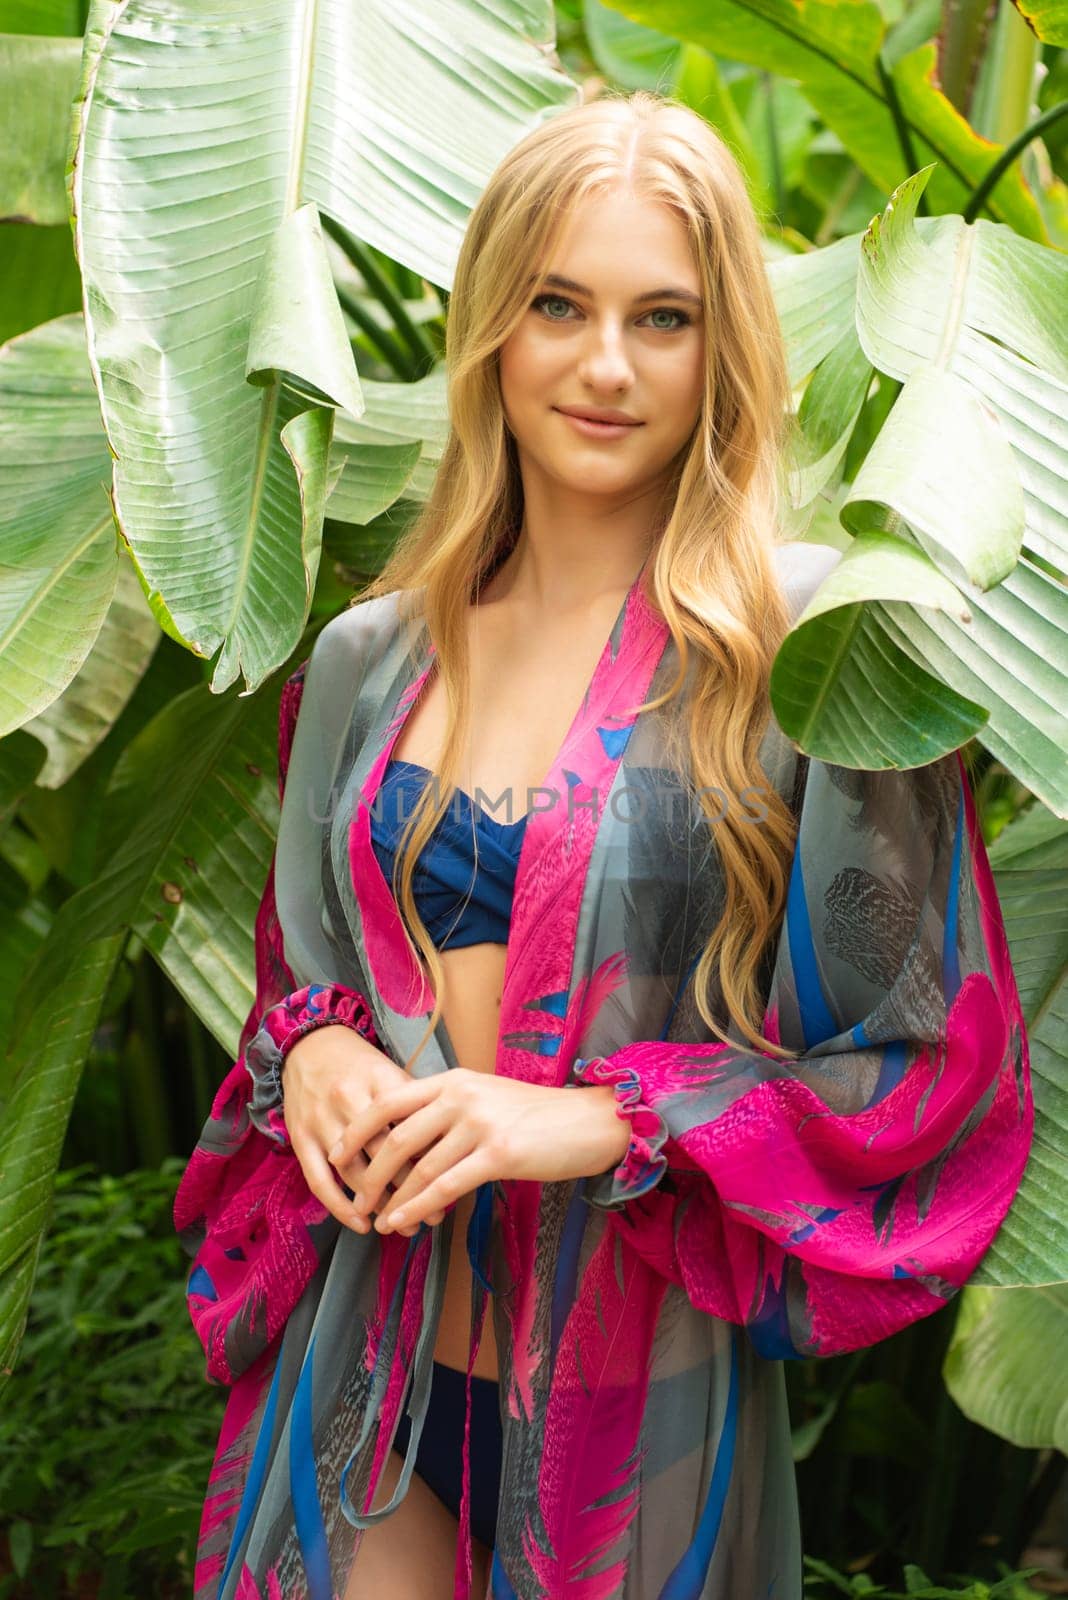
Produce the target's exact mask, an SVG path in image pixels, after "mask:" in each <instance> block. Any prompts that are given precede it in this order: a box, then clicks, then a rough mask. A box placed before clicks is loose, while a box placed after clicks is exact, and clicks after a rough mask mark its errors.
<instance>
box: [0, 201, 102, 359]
mask: <svg viewBox="0 0 1068 1600" xmlns="http://www.w3.org/2000/svg"><path fill="white" fill-rule="evenodd" d="M81 308H82V280H81V276H80V274H79V272H78V263H77V262H76V260H75V259H74V241H73V240H72V239H71V233H70V225H69V224H68V223H64V224H63V225H62V226H59V227H55V228H29V227H25V226H23V224H22V223H20V222H0V344H5V343H6V342H7V340H8V339H12V338H14V336H15V334H17V333H25V332H26V331H27V329H28V328H36V327H38V326H39V325H40V324H41V323H42V322H51V320H52V318H53V317H61V316H63V315H65V314H66V313H67V312H71V311H80V310H81Z"/></svg>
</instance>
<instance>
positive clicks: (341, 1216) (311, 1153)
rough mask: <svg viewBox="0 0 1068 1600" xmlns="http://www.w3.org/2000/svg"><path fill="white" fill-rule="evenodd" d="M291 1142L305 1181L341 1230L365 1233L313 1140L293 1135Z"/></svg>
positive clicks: (365, 1227)
mask: <svg viewBox="0 0 1068 1600" xmlns="http://www.w3.org/2000/svg"><path fill="white" fill-rule="evenodd" d="M290 1143H291V1144H292V1146H293V1153H294V1155H295V1156H296V1157H297V1160H298V1161H299V1162H300V1165H301V1170H302V1171H303V1173H304V1179H305V1182H306V1183H307V1185H308V1188H309V1189H310V1190H311V1192H312V1194H313V1195H314V1196H315V1198H316V1199H317V1200H321V1201H322V1203H323V1205H324V1206H325V1207H326V1209H327V1210H328V1211H329V1212H330V1214H331V1216H334V1217H336V1218H337V1220H338V1221H339V1222H340V1223H341V1224H342V1225H343V1226H344V1227H346V1228H355V1230H356V1232H357V1233H367V1232H368V1229H369V1224H368V1222H367V1219H366V1218H365V1217H364V1216H362V1215H361V1213H360V1212H358V1211H357V1210H356V1209H355V1207H354V1206H353V1205H352V1202H351V1201H349V1200H346V1198H345V1195H344V1193H343V1192H342V1190H341V1189H340V1188H339V1186H338V1181H337V1178H336V1176H335V1174H334V1172H333V1169H332V1168H331V1166H330V1164H329V1162H328V1161H327V1159H326V1156H325V1155H324V1153H323V1151H322V1150H321V1149H319V1147H318V1146H317V1145H316V1144H315V1143H313V1141H312V1140H310V1139H303V1138H299V1137H298V1138H294V1137H293V1135H292V1133H291V1134H290Z"/></svg>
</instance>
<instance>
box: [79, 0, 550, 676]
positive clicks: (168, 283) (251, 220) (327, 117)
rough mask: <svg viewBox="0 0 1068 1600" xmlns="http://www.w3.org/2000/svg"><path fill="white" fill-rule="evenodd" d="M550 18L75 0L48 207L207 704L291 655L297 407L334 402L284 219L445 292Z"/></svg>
mask: <svg viewBox="0 0 1068 1600" xmlns="http://www.w3.org/2000/svg"><path fill="white" fill-rule="evenodd" d="M552 27H553V17H552V7H551V5H550V4H549V3H548V0H496V3H495V4H494V6H493V7H492V8H488V7H486V6H485V5H483V4H481V3H479V0H437V3H436V4H435V5H434V6H433V7H419V8H407V9H404V10H402V11H398V9H397V7H396V5H395V4H393V3H392V0H389V3H387V0H365V3H364V4H362V5H361V6H360V7H359V8H356V7H353V6H352V5H351V3H350V0H232V3H231V4H229V5H228V6H226V7H220V6H219V5H218V4H217V3H215V0H121V3H116V0H111V3H104V0H100V3H99V4H98V5H97V6H96V7H95V9H94V13H93V17H92V19H91V21H90V25H89V29H88V30H87V48H86V59H85V73H84V78H85V83H84V101H83V106H82V113H81V129H82V131H81V138H80V142H79V148H78V153H77V157H76V161H75V166H74V172H73V178H72V197H73V204H74V211H75V216H76V230H77V238H78V247H79V258H80V261H81V264H82V271H83V275H84V278H85V281H86V295H87V299H86V308H87V318H88V324H89V339H90V348H91V351H92V356H93V360H94V364H95V367H96V371H97V376H98V381H99V387H100V392H101V398H102V406H103V412H104V421H105V426H106V428H107V432H108V437H109V440H110V442H111V446H112V449H113V451H114V453H115V457H116V460H115V502H116V512H117V515H118V518H119V522H120V525H121V527H122V530H123V533H124V534H125V536H126V538H127V539H128V540H129V543H130V545H131V547H132V550H133V553H134V557H135V559H136V561H137V563H138V566H139V568H140V571H141V572H142V574H143V576H144V580H145V583H146V587H147V590H148V592H149V596H150V600H151V602H152V604H153V607H154V609H155V610H156V614H157V616H158V617H159V619H160V621H161V623H162V624H163V626H164V627H166V628H168V630H169V631H172V632H173V633H174V634H175V635H176V636H177V637H179V638H180V639H182V640H184V641H186V642H187V643H189V644H190V645H191V646H192V648H193V649H195V650H196V651H197V652H198V653H199V654H201V655H205V656H210V655H213V654H214V652H215V651H216V650H217V649H219V647H220V646H221V647H222V648H221V653H220V655H219V658H218V661H217V663H216V667H215V673H214V676H213V679H212V687H213V688H214V689H215V690H221V689H224V688H226V687H227V685H229V684H230V683H232V682H233V681H234V680H235V679H236V678H237V676H238V675H239V673H243V674H244V677H245V681H246V683H247V685H248V686H249V687H250V688H255V687H256V686H257V685H258V684H259V683H261V682H262V681H263V679H264V678H265V677H266V676H267V675H268V674H269V673H270V672H272V671H273V670H274V669H275V668H276V667H277V666H278V665H279V663H280V662H281V661H283V660H285V659H286V657H287V656H288V655H289V654H290V653H291V651H292V650H293V649H294V648H295V646H296V643H297V640H298V638H299V636H300V633H301V629H302V627H303V625H304V621H305V618H306V616H307V613H308V606H309V603H310V597H311V594H312V590H313V587H314V584H315V579H316V575H317V570H318V561H319V551H320V529H321V521H322V512H323V503H324V500H325V495H326V493H327V491H328V490H329V488H330V487H331V476H330V473H329V471H328V470H327V466H326V457H325V448H324V446H328V444H329V426H328V424H327V425H324V426H320V427H318V428H317V429H311V428H310V427H309V426H308V425H307V424H303V423H301V424H298V422H297V419H298V417H299V416H300V415H302V414H308V415H310V414H311V413H313V412H314V411H315V410H317V409H322V410H324V411H325V413H326V417H327V419H328V421H329V419H332V415H333V412H332V408H331V407H330V406H325V407H324V406H320V405H319V404H318V402H319V401H320V400H329V401H330V402H333V403H336V404H341V405H349V406H353V405H355V402H354V400H353V394H354V392H358V391H355V389H354V386H355V373H354V372H353V373H352V374H351V377H349V378H348V379H347V380H345V379H344V378H339V376H338V375H339V373H342V372H343V370H344V361H345V351H344V350H343V349H342V347H341V344H340V342H339V339H340V338H341V337H342V336H343V335H342V334H339V332H338V329H339V327H340V318H339V317H338V315H337V306H336V302H335V300H334V298H333V293H334V292H333V289H332V288H331V287H330V286H329V284H328V279H327V277H326V275H325V274H324V273H323V272H322V271H321V270H320V268H321V265H322V261H321V258H319V266H318V267H316V268H315V270H314V271H313V272H310V273H307V274H305V275H304V276H303V277H302V278H301V280H300V284H299V294H300V305H299V307H298V306H296V305H294V304H293V303H292V297H293V296H294V294H296V293H297V287H296V285H294V283H293V280H292V275H291V274H290V273H289V272H287V271H286V270H285V269H284V267H282V266H280V264H281V263H283V262H284V261H285V260H286V259H290V260H291V259H292V252H291V249H290V246H291V244H292V242H293V241H292V237H291V230H292V228H293V224H292V222H291V220H290V219H291V218H292V217H293V214H294V213H296V212H298V211H299V210H300V209H301V208H302V207H303V206H310V207H314V208H316V209H317V210H318V211H320V212H322V213H324V214H326V215H329V216H330V217H331V218H333V220H334V221H335V222H337V223H338V224H340V225H341V226H342V227H343V228H345V229H346V230H348V232H349V233H351V234H352V235H353V236H354V237H356V238H357V239H360V240H362V241H364V242H365V243H367V244H370V245H373V246H375V247H377V248H378V249H380V250H382V251H384V252H385V253H386V254H387V255H389V256H390V257H392V258H393V259H395V260H397V261H400V262H402V263H404V264H405V265H407V266H408V267H411V268H412V269H414V270H415V271H416V272H418V273H420V274H422V275H424V276H426V277H428V278H429V279H430V280H431V281H433V282H435V283H440V284H444V285H447V284H448V283H449V282H450V281H451V276H452V271H453V267H454V263H455V259H456V254H457V252H458V249H459V245H460V240H461V237H462V233H463V229H464V225H465V222H466V218H467V216H468V213H469V211H470V208H471V206H472V205H473V204H474V201H475V200H476V198H477V197H478V194H479V192H480V190H481V188H482V186H483V185H484V183H485V180H486V179H487V177H488V176H489V173H490V171H491V170H492V168H493V167H494V166H495V165H496V163H497V161H498V160H499V159H500V158H501V157H502V156H503V155H504V154H505V152H506V151H507V150H508V149H509V148H510V147H511V146H512V145H513V144H514V143H515V142H516V140H517V139H518V138H520V137H521V136H522V134H523V133H525V132H526V131H527V130H528V129H530V128H531V127H533V126H535V125H536V124H537V123H538V122H540V121H541V120H542V119H543V117H544V116H546V115H547V114H548V113H549V112H550V111H551V110H552V109H553V108H555V107H557V106H560V105H562V104H565V103H571V102H574V101H575V100H577V97H578V89H577V86H576V85H574V84H572V83H571V82H570V81H569V80H568V79H567V78H566V77H565V76H564V75H563V73H562V72H561V71H560V70H559V69H558V68H557V67H556V66H555V64H554V61H553V58H552V55H551V50H550V46H551V43H552ZM307 243H308V241H307V239H304V240H303V241H302V245H306V244H307ZM279 289H281V291H282V292H281V293H279V292H278V291H279ZM287 289H288V292H289V300H290V303H288V304H287V295H286V290H287ZM265 307H267V312H266V313H265V309H264V308H265ZM257 310H259V312H260V319H259V320H255V319H254V313H256V312H257ZM265 315H266V320H267V321H268V322H269V323H270V329H269V331H270V332H271V335H272V337H271V339H270V340H269V341H268V343H267V344H266V345H265V344H264V343H263V342H262V340H261V337H260V336H261V334H262V333H263V331H264V330H263V327H262V325H261V324H262V321H263V319H264V316H265ZM309 325H310V326H312V327H313V328H314V329H316V330H318V333H317V337H315V338H313V339H308V338H307V337H304V335H305V334H306V330H307V328H308V326H309ZM331 330H332V331H331ZM327 334H329V338H330V343H329V345H328V346H324V344H323V338H324V337H326V335H327ZM252 335H255V337H254V338H253V339H252V343H251V346H250V336H252ZM265 349H266V350H267V351H268V354H267V356H266V357H265V356H264V354H263V352H264V350H265ZM346 349H347V344H346ZM313 358H314V366H313V365H312V364H311V362H312V359H313ZM348 359H349V360H350V361H351V357H348ZM265 361H266V363H267V364H266V365H265V364H264V363H265ZM246 372H251V374H252V375H253V376H254V377H257V378H258V379H259V380H260V384H261V386H253V385H250V384H247V383H246V382H245V381H244V380H245V375H246ZM324 372H328V373H329V374H330V377H329V379H328V380H325V381H324ZM283 375H286V376H287V378H288V380H289V382H288V394H289V398H288V399H286V397H285V396H286V390H285V389H284V388H283V384H282V377H283ZM281 420H284V421H286V422H287V423H288V424H290V426H291V433H290V443H291V446H293V451H292V453H293V461H294V464H295V465H296V467H297V471H296V472H294V470H293V467H292V466H291V464H290V461H289V459H288V458H287V456H286V454H285V452H284V449H283V444H284V441H280V439H279V426H278V425H279V422H280V421H281ZM176 529H177V530H180V531H181V538H180V539H176V538H175V531H176Z"/></svg>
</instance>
